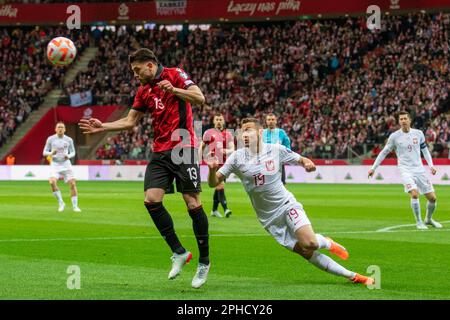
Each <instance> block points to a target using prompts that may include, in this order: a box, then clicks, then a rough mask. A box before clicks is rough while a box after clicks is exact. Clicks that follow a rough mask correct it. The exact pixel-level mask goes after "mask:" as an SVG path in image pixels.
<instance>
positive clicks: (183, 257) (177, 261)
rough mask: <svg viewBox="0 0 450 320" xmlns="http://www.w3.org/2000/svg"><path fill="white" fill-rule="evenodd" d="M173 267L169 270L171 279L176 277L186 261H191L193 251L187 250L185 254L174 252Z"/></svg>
mask: <svg viewBox="0 0 450 320" xmlns="http://www.w3.org/2000/svg"><path fill="white" fill-rule="evenodd" d="M170 259H171V260H172V269H171V270H170V272H169V279H171V280H172V279H175V278H176V277H177V276H178V275H179V274H180V273H181V269H182V268H183V266H184V265H185V264H186V263H189V261H191V259H192V253H190V252H189V251H186V252H185V253H183V254H177V253H174V254H173V256H172V257H170Z"/></svg>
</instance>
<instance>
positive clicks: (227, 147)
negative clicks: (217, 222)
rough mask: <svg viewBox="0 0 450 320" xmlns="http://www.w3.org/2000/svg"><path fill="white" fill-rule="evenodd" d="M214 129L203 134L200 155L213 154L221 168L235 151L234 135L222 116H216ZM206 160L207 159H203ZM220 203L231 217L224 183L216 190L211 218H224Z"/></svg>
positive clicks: (226, 215)
mask: <svg viewBox="0 0 450 320" xmlns="http://www.w3.org/2000/svg"><path fill="white" fill-rule="evenodd" d="M213 123H214V128H211V129H208V130H206V131H205V133H204V134H203V141H202V143H201V144H200V149H199V151H200V155H203V153H205V155H207V154H208V153H210V152H213V153H214V154H215V156H217V158H218V159H219V167H221V166H222V165H223V164H224V163H225V161H226V158H227V157H228V156H229V155H230V154H231V153H233V151H234V137H233V134H232V133H231V132H230V131H228V130H226V129H225V118H224V117H223V115H222V114H216V115H215V116H214V119H213ZM202 158H205V157H202ZM219 203H220V204H221V205H222V207H223V210H224V214H225V217H227V218H229V217H230V216H231V213H232V212H231V210H230V209H228V206H227V198H226V196H225V185H224V182H222V183H220V184H218V185H217V186H216V189H215V190H214V196H213V207H212V211H211V216H213V217H218V218H222V215H221V214H220V212H219V211H218V208H219Z"/></svg>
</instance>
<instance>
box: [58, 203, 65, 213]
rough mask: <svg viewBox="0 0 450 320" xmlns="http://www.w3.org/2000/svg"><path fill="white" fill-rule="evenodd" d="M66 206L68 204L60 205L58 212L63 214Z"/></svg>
mask: <svg viewBox="0 0 450 320" xmlns="http://www.w3.org/2000/svg"><path fill="white" fill-rule="evenodd" d="M65 206H66V204H65V203H64V202H63V203H60V204H59V207H58V212H63V211H64V207H65Z"/></svg>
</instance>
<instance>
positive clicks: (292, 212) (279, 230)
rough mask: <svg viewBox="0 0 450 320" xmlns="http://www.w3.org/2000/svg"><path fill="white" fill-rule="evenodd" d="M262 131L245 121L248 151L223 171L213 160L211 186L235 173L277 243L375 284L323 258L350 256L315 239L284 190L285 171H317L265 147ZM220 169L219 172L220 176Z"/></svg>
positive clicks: (337, 272)
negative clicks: (286, 167)
mask: <svg viewBox="0 0 450 320" xmlns="http://www.w3.org/2000/svg"><path fill="white" fill-rule="evenodd" d="M262 132H263V130H262V126H261V125H260V123H259V122H258V121H257V120H256V119H254V118H246V119H243V120H242V138H243V141H244V148H241V149H238V150H237V151H235V152H233V153H232V154H231V155H230V157H229V158H228V159H227V160H226V162H225V164H224V165H223V166H222V167H221V168H220V169H218V160H217V158H216V157H209V158H208V159H207V163H208V166H209V174H208V184H209V186H210V187H215V186H216V185H218V184H219V183H221V182H222V181H223V180H224V179H225V178H226V177H228V176H229V175H230V174H231V173H234V174H236V175H237V176H238V177H239V178H240V179H241V181H242V184H243V185H244V188H245V191H246V192H247V194H248V196H249V197H250V200H251V203H252V206H253V209H254V210H255V212H256V215H257V217H258V220H259V221H260V223H261V224H262V226H263V227H264V229H266V231H267V232H268V233H270V234H271V235H272V236H273V237H274V238H275V240H276V241H277V242H278V243H279V244H281V245H282V246H284V247H285V248H287V249H289V250H291V251H293V252H295V253H298V254H299V255H301V256H302V257H304V258H305V259H306V260H307V261H309V262H310V263H311V264H313V265H314V266H316V267H318V268H319V269H321V270H324V271H327V272H329V273H331V274H334V275H338V276H342V277H345V278H347V279H349V280H351V281H353V282H355V283H363V284H366V285H372V284H374V279H372V278H370V277H366V276H363V275H360V274H357V273H355V272H352V271H349V270H347V269H345V268H344V267H343V266H341V265H340V264H338V263H337V262H335V261H334V260H333V259H331V258H330V257H328V256H327V255H324V254H322V253H319V251H318V250H319V249H326V250H329V251H330V252H331V253H333V254H336V255H337V256H338V257H340V258H341V259H347V258H348V256H349V254H348V252H347V250H346V249H345V248H344V247H343V246H341V245H340V244H338V243H336V242H334V241H333V240H332V239H330V238H326V237H324V236H322V235H320V234H316V233H314V231H313V229H312V227H311V223H310V221H309V219H308V217H307V216H306V213H305V211H304V210H303V206H302V205H301V204H300V203H299V202H297V200H296V199H295V197H294V196H293V195H292V193H290V192H289V191H288V190H287V189H286V188H285V187H284V185H283V183H282V181H281V170H280V166H281V165H283V164H288V163H290V164H299V165H301V166H303V167H304V168H305V170H306V171H307V172H311V171H315V170H316V168H315V165H314V163H313V162H312V161H311V160H309V159H307V158H305V157H302V156H300V155H299V154H297V153H295V152H292V151H290V150H288V149H287V148H286V147H285V146H282V145H279V144H264V143H263V142H262ZM217 169H218V170H217Z"/></svg>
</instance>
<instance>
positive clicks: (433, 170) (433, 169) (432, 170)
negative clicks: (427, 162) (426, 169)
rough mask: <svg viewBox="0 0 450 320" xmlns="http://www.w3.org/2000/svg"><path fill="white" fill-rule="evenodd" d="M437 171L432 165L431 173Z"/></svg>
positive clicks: (433, 173)
mask: <svg viewBox="0 0 450 320" xmlns="http://www.w3.org/2000/svg"><path fill="white" fill-rule="evenodd" d="M436 173H437V170H436V169H435V168H434V167H431V174H432V175H433V176H434V175H435V174H436Z"/></svg>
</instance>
